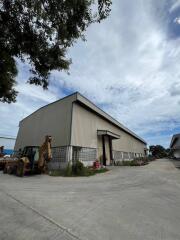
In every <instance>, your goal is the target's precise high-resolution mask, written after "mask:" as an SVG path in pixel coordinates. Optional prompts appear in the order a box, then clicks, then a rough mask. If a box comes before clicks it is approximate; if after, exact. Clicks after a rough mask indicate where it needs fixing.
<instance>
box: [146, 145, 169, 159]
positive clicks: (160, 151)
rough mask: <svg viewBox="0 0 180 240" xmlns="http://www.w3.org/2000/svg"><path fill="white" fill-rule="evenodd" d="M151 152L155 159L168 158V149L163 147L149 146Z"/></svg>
mask: <svg viewBox="0 0 180 240" xmlns="http://www.w3.org/2000/svg"><path fill="white" fill-rule="evenodd" d="M149 152H150V153H151V154H152V156H153V157H156V158H163V157H167V152H166V149H165V148H164V147H163V146H161V145H152V146H149Z"/></svg>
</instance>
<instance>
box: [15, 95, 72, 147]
mask: <svg viewBox="0 0 180 240" xmlns="http://www.w3.org/2000/svg"><path fill="white" fill-rule="evenodd" d="M74 99H75V95H72V96H70V97H67V98H64V99H62V100H61V101H57V102H54V103H53V104H49V105H47V106H45V107H43V108H40V109H39V110H37V111H36V112H34V113H33V114H31V115H29V116H28V117H26V118H25V119H24V120H22V121H21V122H20V126H19V132H18V136H17V140H16V144H15V150H18V149H19V148H23V147H25V146H30V145H38V146H39V145H41V144H42V143H43V142H44V138H45V136H46V135H51V136H52V146H65V145H69V144H70V130H71V129H70V126H71V112H72V101H74Z"/></svg>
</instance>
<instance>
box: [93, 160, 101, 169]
mask: <svg viewBox="0 0 180 240" xmlns="http://www.w3.org/2000/svg"><path fill="white" fill-rule="evenodd" d="M93 168H95V169H98V168H100V162H99V161H95V162H93Z"/></svg>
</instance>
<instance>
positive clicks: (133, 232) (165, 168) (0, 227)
mask: <svg viewBox="0 0 180 240" xmlns="http://www.w3.org/2000/svg"><path fill="white" fill-rule="evenodd" d="M0 239H6V240H7V239H11V240H12V239H18V240H21V239H26V240H29V239H38V240H39V239H53V240H54V239H61V240H64V239H69V240H70V239H82V240H83V239H89V240H95V239H96V240H101V239H102V240H106V239H108V240H110V239H111V240H112V239H113V240H116V239H117V240H119V239H122V240H131V239H132V240H141V239H142V240H150V239H151V240H162V239H163V240H179V239H180V170H179V169H178V168H176V167H175V165H174V164H173V163H172V162H171V161H169V160H166V159H162V160H158V161H155V162H152V163H150V164H149V165H147V166H143V167H114V168H112V170H111V171H109V172H107V173H103V174H99V175H96V176H92V177H88V178H86V177H81V178H80V177H78V178H63V177H49V176H46V175H42V176H33V177H24V178H18V177H15V176H11V175H3V174H0Z"/></svg>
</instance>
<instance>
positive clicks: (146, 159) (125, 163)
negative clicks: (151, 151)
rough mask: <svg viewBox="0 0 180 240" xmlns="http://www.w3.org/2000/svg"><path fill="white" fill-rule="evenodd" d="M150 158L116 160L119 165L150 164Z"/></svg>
mask: <svg viewBox="0 0 180 240" xmlns="http://www.w3.org/2000/svg"><path fill="white" fill-rule="evenodd" d="M148 162H149V161H148V158H136V159H134V160H131V161H124V160H123V161H119V162H116V165H117V166H143V165H146V164H148Z"/></svg>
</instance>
